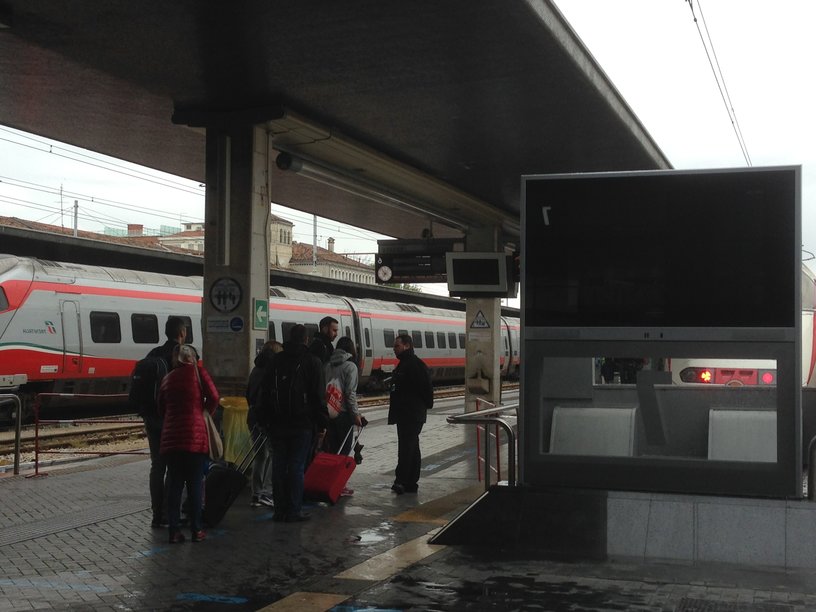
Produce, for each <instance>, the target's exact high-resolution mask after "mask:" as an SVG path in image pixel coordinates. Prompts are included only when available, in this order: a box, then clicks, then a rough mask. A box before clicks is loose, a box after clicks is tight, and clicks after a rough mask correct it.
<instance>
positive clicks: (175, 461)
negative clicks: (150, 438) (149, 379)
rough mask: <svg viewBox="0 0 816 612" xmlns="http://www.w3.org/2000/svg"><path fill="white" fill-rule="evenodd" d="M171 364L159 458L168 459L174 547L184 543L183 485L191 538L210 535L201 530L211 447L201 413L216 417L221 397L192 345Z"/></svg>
mask: <svg viewBox="0 0 816 612" xmlns="http://www.w3.org/2000/svg"><path fill="white" fill-rule="evenodd" d="M173 361H174V362H176V363H177V365H176V367H174V368H173V369H172V370H171V371H170V373H169V374H167V376H165V377H164V379H163V380H162V384H161V389H160V390H159V414H161V415H162V416H163V418H164V426H163V428H162V435H161V454H162V455H164V456H165V457H166V460H167V479H168V483H169V484H168V499H167V513H168V519H169V522H170V543H171V544H176V543H180V542H183V541H184V535H183V534H182V533H181V530H180V529H179V523H180V519H181V492H182V490H183V488H184V485H185V483H186V485H187V498H188V500H189V502H190V529H191V531H192V540H193V542H200V541H201V540H203V539H204V537H205V536H206V533H205V532H204V530H203V529H202V528H201V499H202V495H201V475H202V473H203V471H204V461H205V460H206V459H207V457H208V455H209V451H210V443H209V439H208V437H207V427H206V425H205V424H204V415H203V414H202V410H207V411H208V412H209V413H210V414H213V413H214V412H215V408H216V406H218V401H219V399H220V398H219V397H218V390H217V389H216V388H215V385H214V384H213V381H212V378H210V375H209V373H208V372H207V370H205V369H204V367H203V366H200V365H198V355H197V353H196V350H195V349H194V348H193V347H192V346H190V345H189V344H182V345H180V346H176V347H175V349H174V350H173Z"/></svg>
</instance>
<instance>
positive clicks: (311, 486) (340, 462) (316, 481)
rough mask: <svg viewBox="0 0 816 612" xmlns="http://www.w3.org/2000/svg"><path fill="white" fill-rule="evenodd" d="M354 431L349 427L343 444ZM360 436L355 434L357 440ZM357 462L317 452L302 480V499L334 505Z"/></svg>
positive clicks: (352, 459) (347, 457) (345, 457)
mask: <svg viewBox="0 0 816 612" xmlns="http://www.w3.org/2000/svg"><path fill="white" fill-rule="evenodd" d="M352 431H354V425H352V426H351V428H350V429H349V432H348V433H347V434H346V437H345V439H344V440H343V444H341V445H340V448H343V445H344V444H345V441H346V440H347V439H348V437H349V436H350V435H351V432H352ZM359 437H360V435H359V434H357V439H359ZM356 467H357V462H356V461H355V460H354V457H353V456H351V455H341V454H336V455H335V454H333V453H324V452H319V453H317V455H315V458H314V459H313V460H312V462H311V464H309V468H308V469H307V470H306V475H305V476H304V479H303V497H304V498H306V499H309V500H312V501H327V502H329V503H332V504H335V503H337V500H338V499H339V498H340V494H341V493H342V492H343V488H344V487H345V486H346V483H347V482H348V480H349V478H351V474H352V472H354V468H356Z"/></svg>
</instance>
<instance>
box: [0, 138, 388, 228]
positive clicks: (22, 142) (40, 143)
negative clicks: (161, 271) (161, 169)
mask: <svg viewBox="0 0 816 612" xmlns="http://www.w3.org/2000/svg"><path fill="white" fill-rule="evenodd" d="M0 141H2V142H7V143H9V144H12V145H14V146H19V147H24V148H26V149H30V150H34V151H37V152H40V153H43V154H46V155H54V156H57V157H61V158H63V159H66V160H69V161H73V162H76V163H80V164H84V165H87V166H91V167H94V168H98V169H100V170H104V171H107V172H111V173H114V174H118V175H121V176H125V177H128V178H131V179H138V180H141V181H146V182H149V183H153V184H155V185H158V186H160V187H167V188H171V189H175V190H179V191H182V192H185V193H188V194H192V195H196V196H200V197H201V198H202V206H203V196H204V193H203V190H202V189H201V187H202V186H199V188H194V187H191V186H189V185H185V184H184V183H182V182H179V181H173V180H172V178H165V177H159V176H154V175H151V174H148V173H147V172H144V171H141V170H139V169H138V168H134V167H130V166H129V165H125V164H126V163H127V162H124V163H117V162H116V160H113V159H107V158H106V157H105V156H95V155H93V154H88V153H84V152H81V151H75V150H73V149H71V148H68V147H62V146H59V144H56V143H53V142H51V141H49V140H46V139H42V138H39V137H37V136H35V135H29V134H26V133H25V132H20V131H18V130H14V129H11V128H8V127H5V126H0ZM0 183H4V184H6V185H9V186H12V187H16V188H20V189H27V190H31V191H34V192H40V193H44V194H49V195H55V196H58V197H60V198H64V199H69V200H79V202H80V204H82V203H85V204H86V206H84V207H83V206H80V215H79V218H80V219H82V220H85V221H89V222H96V223H102V224H103V225H108V226H111V227H115V228H125V227H127V225H128V221H125V220H123V219H121V218H117V217H115V216H113V215H103V214H101V213H100V211H99V210H98V209H97V207H101V206H105V207H109V208H113V209H118V210H122V211H126V212H135V213H138V214H141V215H149V216H151V217H153V218H158V219H166V220H171V221H172V222H173V223H174V224H177V223H179V222H183V221H184V219H183V218H185V217H186V218H187V219H188V220H195V219H193V218H192V217H190V216H189V215H178V214H169V213H167V212H165V210H157V209H153V208H148V207H145V206H139V205H135V204H130V203H127V202H122V201H118V200H111V199H108V198H100V197H96V196H92V195H88V194H84V193H78V192H72V191H70V190H66V189H64V188H63V187H62V185H60V187H52V186H49V185H43V184H40V183H35V182H30V181H25V180H22V179H14V178H12V177H7V176H0ZM8 203H15V204H17V205H19V206H25V207H28V208H32V209H34V210H41V211H44V212H48V213H49V216H50V215H51V214H56V215H57V216H58V217H60V216H61V215H62V214H63V211H62V210H61V208H56V209H54V208H52V207H49V206H48V205H47V204H41V203H37V204H36V205H35V203H34V202H32V201H30V200H19V201H17V202H8ZM90 204H92V205H94V209H95V210H94V213H95V214H93V215H92V214H89V212H88V208H89V206H88V205H90ZM83 209H84V211H83ZM52 211H53V213H52ZM292 212H295V211H292ZM304 215H305V213H304ZM276 216H280V217H282V218H285V219H287V220H290V221H292V222H293V223H294V222H295V221H296V220H297V221H298V222H299V223H305V222H306V221H305V220H302V219H298V216H297V215H294V214H286V215H281V214H278V215H276ZM287 217H292V218H291V219H289V218H287ZM320 224H321V226H323V228H325V229H324V232H326V230H327V229H328V228H327V225H331V224H332V221H331V220H329V219H325V220H323V219H322V218H321V223H320ZM324 232H321V233H320V234H319V237H320V239H321V240H324V239H327V238H328V237H330V236H331V237H335V238H348V239H362V240H377V238H378V237H379V235H377V234H372V233H369V232H367V231H366V230H362V229H357V228H353V227H347V228H341V227H340V225H339V224H338V225H337V226H336V227H332V228H331V229H328V233H324ZM295 235H298V236H300V234H299V233H297V232H295ZM305 235H306V234H305V233H304V234H303V236H305Z"/></svg>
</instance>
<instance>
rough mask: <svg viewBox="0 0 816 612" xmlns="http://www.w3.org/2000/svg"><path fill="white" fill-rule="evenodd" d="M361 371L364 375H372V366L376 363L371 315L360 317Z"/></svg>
mask: <svg viewBox="0 0 816 612" xmlns="http://www.w3.org/2000/svg"><path fill="white" fill-rule="evenodd" d="M360 328H361V329H360V333H361V335H362V338H361V339H360V372H361V374H362V376H370V375H371V366H372V364H373V363H374V346H373V344H372V343H373V341H374V336H373V333H372V329H371V317H367V316H362V317H360Z"/></svg>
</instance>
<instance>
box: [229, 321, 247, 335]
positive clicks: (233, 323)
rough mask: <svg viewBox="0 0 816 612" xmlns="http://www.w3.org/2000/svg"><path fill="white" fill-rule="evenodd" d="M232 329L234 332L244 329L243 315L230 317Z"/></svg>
mask: <svg viewBox="0 0 816 612" xmlns="http://www.w3.org/2000/svg"><path fill="white" fill-rule="evenodd" d="M230 329H231V330H232V331H234V332H239V331H241V330H242V329H244V320H243V319H242V318H241V317H232V318H231V319H230Z"/></svg>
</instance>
